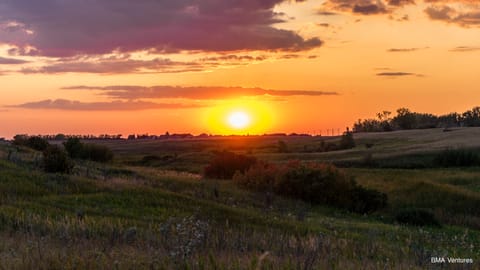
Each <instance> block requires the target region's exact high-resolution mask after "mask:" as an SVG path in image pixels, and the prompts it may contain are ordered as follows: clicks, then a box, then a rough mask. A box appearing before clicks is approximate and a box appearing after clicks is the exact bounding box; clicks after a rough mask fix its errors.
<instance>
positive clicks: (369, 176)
mask: <svg viewBox="0 0 480 270" xmlns="http://www.w3.org/2000/svg"><path fill="white" fill-rule="evenodd" d="M479 133H480V129H479V128H459V129H456V130H454V131H452V132H443V130H442V129H428V130H409V131H394V132H389V133H354V134H352V138H353V139H354V142H355V145H354V146H352V147H351V148H348V149H343V150H337V151H318V149H320V147H321V145H322V144H323V145H326V144H328V143H332V144H336V145H340V143H341V141H342V138H341V137H319V136H317V137H306V136H288V137H241V136H240V137H218V138H205V139H200V138H192V139H177V140H132V141H128V140H105V141H101V140H99V141H89V142H86V141H80V144H81V145H82V147H78V144H77V146H75V144H76V142H75V143H72V145H73V146H75V147H72V149H77V150H72V151H73V152H71V151H69V150H68V149H69V146H67V145H68V144H67V143H66V144H65V145H64V144H62V143H61V142H49V145H50V146H49V147H52V146H51V145H56V146H54V148H55V149H56V150H55V151H57V150H58V151H64V152H62V153H64V154H66V156H67V157H68V160H69V162H71V164H70V165H69V166H70V169H69V170H67V171H63V172H58V173H51V172H49V171H48V170H47V171H46V170H45V168H46V167H45V162H46V160H45V155H44V151H46V149H49V147H46V148H45V149H42V148H40V147H38V148H37V147H32V145H37V144H38V145H41V144H42V143H39V142H35V143H32V145H29V144H28V143H19V144H12V143H10V142H0V269H65V268H68V269H70V268H76V269H179V268H181V269H425V268H428V269H435V267H438V269H441V267H443V268H445V267H447V266H446V265H443V266H442V265H432V264H431V262H430V258H431V257H446V256H450V257H459V258H472V259H473V260H474V264H472V265H460V266H458V269H478V267H479V266H480V265H479V264H478V263H479V260H480V254H479V250H480V207H479V205H480V167H479V166H478V153H479V152H478V151H477V149H479V147H480V139H479V138H480V136H478V135H480V134H479ZM27 141H28V138H27ZM279 141H282V142H283V143H279ZM88 144H94V145H100V146H101V147H99V148H102V149H104V150H103V151H104V152H109V151H111V153H112V157H113V159H112V158H109V159H108V160H95V159H92V158H82V157H81V155H78V156H77V155H76V154H72V153H77V152H75V151H79V153H81V152H82V151H83V150H82V151H80V150H78V149H83V147H84V146H85V145H88ZM50 149H52V148H50ZM64 149H66V150H64ZM67 153H68V154H67ZM219 154H220V155H219ZM221 155H224V156H223V158H220V159H219V156H221ZM226 157H227V158H226ZM228 157H230V158H231V159H232V160H234V161H235V162H233V164H236V165H235V166H237V165H238V164H240V165H241V166H239V167H235V166H233V167H229V166H230V165H231V164H230V165H228V163H225V160H228ZM239 157H240V158H239ZM54 163H55V162H54ZM245 164H247V165H248V166H247V165H245ZM213 165H214V166H217V167H218V168H227V167H228V168H229V171H228V175H224V176H225V177H221V176H222V175H221V174H220V175H216V174H211V175H209V174H205V171H206V168H208V167H209V166H210V168H212V167H214V166H213ZM207 171H208V169H207ZM212 171H215V170H213V169H212ZM231 171H233V172H232V173H231ZM222 178H223V179H222ZM231 178H233V180H230V179H231ZM365 198H366V199H365ZM362 200H363V201H367V202H371V201H370V200H372V201H373V202H376V204H374V206H375V207H369V208H368V210H365V209H366V208H363V210H362V211H357V210H358V209H360V208H355V206H357V207H358V206H359V205H361V204H360V203H359V202H362ZM453 267H455V266H453Z"/></svg>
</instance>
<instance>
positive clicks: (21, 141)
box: [13, 135, 50, 151]
mask: <svg viewBox="0 0 480 270" xmlns="http://www.w3.org/2000/svg"><path fill="white" fill-rule="evenodd" d="M13 144H14V145H19V146H26V147H28V148H32V149H34V150H37V151H44V150H45V149H47V147H48V146H49V145H50V144H49V143H48V141H47V140H46V139H44V138H42V137H40V136H32V137H29V136H28V135H15V136H14V137H13Z"/></svg>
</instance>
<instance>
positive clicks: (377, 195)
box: [349, 186, 387, 214]
mask: <svg viewBox="0 0 480 270" xmlns="http://www.w3.org/2000/svg"><path fill="white" fill-rule="evenodd" d="M386 206H387V195H386V194H385V193H381V192H379V191H377V190H374V189H368V188H364V187H361V186H356V187H354V189H353V190H352V204H351V205H350V207H349V210H350V211H352V212H356V213H362V214H365V213H371V212H374V211H376V210H378V209H382V208H385V207H386Z"/></svg>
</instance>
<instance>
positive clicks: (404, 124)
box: [392, 108, 416, 129]
mask: <svg viewBox="0 0 480 270" xmlns="http://www.w3.org/2000/svg"><path fill="white" fill-rule="evenodd" d="M392 122H393V123H394V124H395V125H397V126H398V127H399V128H400V129H412V128H415V124H416V123H415V122H416V119H415V114H414V113H412V112H411V111H410V110H409V109H407V108H400V109H398V110H397V116H395V117H394V118H393V119H392Z"/></svg>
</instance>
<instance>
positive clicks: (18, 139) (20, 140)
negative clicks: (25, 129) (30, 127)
mask: <svg viewBox="0 0 480 270" xmlns="http://www.w3.org/2000/svg"><path fill="white" fill-rule="evenodd" d="M27 141H28V135H25V134H17V135H15V136H13V142H12V143H13V144H14V145H23V146H26V145H27Z"/></svg>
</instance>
